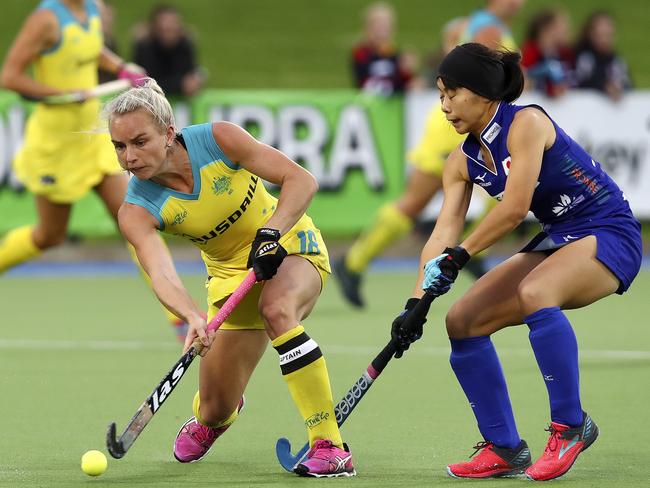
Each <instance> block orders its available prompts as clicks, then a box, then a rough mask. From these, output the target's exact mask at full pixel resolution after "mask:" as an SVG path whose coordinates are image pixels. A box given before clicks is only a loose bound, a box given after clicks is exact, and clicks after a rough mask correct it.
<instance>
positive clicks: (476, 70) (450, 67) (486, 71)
mask: <svg viewBox="0 0 650 488" xmlns="http://www.w3.org/2000/svg"><path fill="white" fill-rule="evenodd" d="M438 77H439V78H442V79H443V82H444V81H445V80H448V81H449V82H451V83H454V84H456V85H458V86H462V87H464V88H467V89H468V90H471V91H473V92H474V93H476V94H477V95H481V96H482V97H485V98H487V99H488V100H499V99H500V98H501V96H502V94H503V90H504V85H505V72H504V70H503V63H502V62H501V61H500V60H495V59H493V58H490V57H488V56H486V55H484V54H481V53H477V52H474V51H472V50H471V49H468V48H467V47H465V46H464V45H460V46H456V47H455V48H454V49H452V51H451V52H450V53H449V54H447V56H445V58H444V59H443V60H442V63H440V68H439V69H438Z"/></svg>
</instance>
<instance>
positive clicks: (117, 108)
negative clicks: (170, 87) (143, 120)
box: [104, 78, 174, 131]
mask: <svg viewBox="0 0 650 488" xmlns="http://www.w3.org/2000/svg"><path fill="white" fill-rule="evenodd" d="M139 109H144V110H145V111H147V112H148V113H149V114H150V115H151V118H152V119H153V122H154V123H155V124H156V125H157V126H158V127H159V128H160V129H161V131H165V130H166V129H167V127H169V126H174V112H173V110H172V106H171V105H170V104H169V101H168V100H167V99H166V98H165V92H163V90H162V88H160V86H159V85H158V83H156V80H154V79H153V78H146V80H145V82H144V83H143V84H142V85H141V86H136V87H133V88H131V89H129V90H127V91H125V92H124V93H121V94H120V95H118V96H117V97H115V98H113V99H112V100H110V101H109V102H108V103H107V104H106V105H105V106H104V117H105V119H106V120H107V121H108V123H109V125H110V123H111V119H112V117H113V116H115V115H123V114H128V113H130V112H135V111H136V110H139Z"/></svg>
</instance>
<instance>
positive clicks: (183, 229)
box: [125, 123, 330, 300]
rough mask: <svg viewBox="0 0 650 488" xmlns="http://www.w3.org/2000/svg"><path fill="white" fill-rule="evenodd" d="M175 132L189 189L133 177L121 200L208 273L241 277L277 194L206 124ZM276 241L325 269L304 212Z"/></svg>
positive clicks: (324, 254) (317, 240) (316, 232)
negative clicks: (193, 250)
mask: <svg viewBox="0 0 650 488" xmlns="http://www.w3.org/2000/svg"><path fill="white" fill-rule="evenodd" d="M180 135H181V141H182V143H183V144H184V146H185V148H186V149H187V152H188V155H189V159H190V165H191V168H192V175H193V177H194V188H193V191H192V193H182V192H178V191H175V190H172V189H171V188H167V187H164V186H161V185H159V184H157V183H155V182H153V181H150V180H139V179H138V178H137V177H135V176H134V177H133V178H131V181H130V182H129V188H128V191H127V195H126V198H125V201H126V202H127V203H131V204H134V205H139V206H141V207H143V208H145V209H146V210H147V211H148V212H149V213H151V215H153V216H154V217H155V218H156V220H157V221H158V228H159V229H160V230H161V231H163V232H165V233H168V234H174V235H178V236H181V237H183V238H185V239H187V240H188V241H189V242H191V243H192V244H194V245H195V246H196V247H198V248H199V249H200V250H201V255H202V258H203V261H204V262H205V264H206V267H207V270H208V275H209V276H211V277H219V278H223V279H228V278H234V277H235V276H237V277H239V278H241V274H242V273H245V272H246V262H247V259H248V255H249V253H250V249H251V243H252V242H253V239H254V238H255V233H256V232H257V229H259V228H260V227H264V225H265V223H266V222H267V221H268V219H269V218H270V217H271V215H272V214H273V212H274V211H275V208H276V206H277V199H276V198H275V197H274V196H273V195H271V194H270V193H269V192H268V191H267V190H266V188H265V187H264V183H263V180H261V179H260V178H259V177H257V176H255V175H254V174H252V173H251V172H249V171H247V170H246V169H244V168H242V167H241V166H239V165H237V164H235V163H233V162H232V161H230V159H229V158H228V157H227V156H226V155H225V154H224V153H223V151H222V150H221V148H220V147H219V145H218V144H217V142H216V141H215V139H214V136H213V134H212V124H211V123H206V124H199V125H193V126H190V127H186V128H184V129H182V130H181V133H180ZM280 243H281V244H282V246H283V247H284V248H285V249H286V250H287V252H288V253H289V254H299V255H302V256H303V257H305V258H306V259H308V260H309V261H310V262H311V263H312V264H313V265H314V266H315V267H316V268H317V270H319V272H321V271H322V272H325V273H329V272H330V267H329V259H328V255H327V249H326V248H325V244H324V242H323V240H322V237H321V235H320V231H319V230H318V229H317V228H316V227H315V226H314V223H313V222H312V220H311V218H310V217H309V216H308V215H306V214H305V215H303V216H302V217H301V218H300V220H298V222H297V223H296V224H295V225H294V227H293V228H292V229H291V230H290V231H289V232H287V233H286V234H285V235H283V236H282V237H281V239H280ZM321 276H323V273H321ZM235 281H236V280H234V281H233V282H235ZM230 288H232V287H230ZM233 289H234V288H233ZM230 291H232V290H230ZM223 293H228V291H227V290H226V291H224V292H223ZM219 295H221V293H219ZM223 296H225V295H223ZM212 298H213V299H214V300H217V299H218V298H221V297H217V296H213V297H212Z"/></svg>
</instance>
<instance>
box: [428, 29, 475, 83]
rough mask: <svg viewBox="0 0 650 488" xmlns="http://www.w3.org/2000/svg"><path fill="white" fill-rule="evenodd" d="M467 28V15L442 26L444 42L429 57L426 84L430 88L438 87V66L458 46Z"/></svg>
mask: <svg viewBox="0 0 650 488" xmlns="http://www.w3.org/2000/svg"><path fill="white" fill-rule="evenodd" d="M466 28H467V18H466V17H455V18H453V19H451V20H450V21H448V22H447V23H446V24H445V25H444V26H442V44H441V46H440V49H438V51H436V52H434V53H433V54H431V55H430V56H429V57H428V58H427V65H426V72H425V80H426V86H427V87H429V88H434V89H436V90H437V89H438V85H437V84H436V78H437V77H438V67H439V66H440V62H441V61H442V58H444V57H445V56H446V55H447V53H449V52H450V51H451V50H452V49H453V48H454V47H456V46H457V45H458V43H459V41H460V38H461V36H462V34H463V32H464V31H465V29H466Z"/></svg>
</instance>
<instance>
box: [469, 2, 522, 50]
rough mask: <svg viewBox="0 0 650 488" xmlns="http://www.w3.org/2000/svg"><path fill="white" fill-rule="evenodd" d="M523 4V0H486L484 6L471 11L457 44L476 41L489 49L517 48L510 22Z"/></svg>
mask: <svg viewBox="0 0 650 488" xmlns="http://www.w3.org/2000/svg"><path fill="white" fill-rule="evenodd" d="M523 4H524V0H487V1H486V2H485V8H484V9H480V10H476V11H475V12H473V13H472V14H471V15H470V16H469V17H468V21H467V25H466V28H465V31H464V32H463V34H462V36H461V38H460V41H459V44H464V43H466V42H478V43H480V44H483V45H485V46H487V47H489V48H491V49H498V50H503V49H507V50H509V51H516V50H517V43H516V42H515V39H514V37H513V36H512V32H510V23H511V22H512V20H513V19H514V17H515V16H516V15H517V13H518V12H519V10H521V7H522V6H523Z"/></svg>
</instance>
